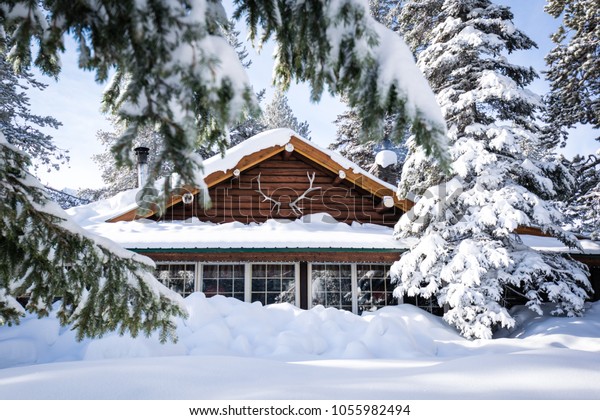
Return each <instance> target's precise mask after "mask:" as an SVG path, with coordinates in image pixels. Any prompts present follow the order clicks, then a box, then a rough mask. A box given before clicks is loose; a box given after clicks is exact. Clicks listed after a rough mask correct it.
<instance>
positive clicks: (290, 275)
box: [251, 264, 296, 305]
mask: <svg viewBox="0 0 600 420" xmlns="http://www.w3.org/2000/svg"><path fill="white" fill-rule="evenodd" d="M295 275H296V270H295V265H294V264H254V265H253V266H252V295H251V296H252V302H262V304H263V305H268V304H271V303H282V302H288V303H291V304H295V302H296V290H295V284H296V282H295Z"/></svg>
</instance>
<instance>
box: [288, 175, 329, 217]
mask: <svg viewBox="0 0 600 420" xmlns="http://www.w3.org/2000/svg"><path fill="white" fill-rule="evenodd" d="M315 175H316V172H313V174H312V177H311V176H310V175H309V174H308V172H307V173H306V176H307V177H308V180H309V181H310V185H309V187H308V189H307V190H306V191H304V192H303V193H302V195H301V196H299V197H298V198H296V199H295V200H294V201H292V202H291V203H290V208H291V209H292V211H293V212H294V214H295V215H296V216H300V215H301V214H302V209H301V208H300V207H298V203H299V202H300V201H302V200H304V199H305V198H306V199H307V200H313V199H314V197H307V195H308V194H309V193H311V192H313V191H317V190H320V189H321V187H314V188H313V182H314V181H315Z"/></svg>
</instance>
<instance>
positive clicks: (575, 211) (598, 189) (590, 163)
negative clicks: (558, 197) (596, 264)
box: [561, 150, 600, 240]
mask: <svg viewBox="0 0 600 420" xmlns="http://www.w3.org/2000/svg"><path fill="white" fill-rule="evenodd" d="M566 166H568V167H569V168H571V170H572V175H573V177H574V179H575V182H574V185H575V188H573V191H572V192H571V194H569V196H568V197H567V199H565V200H564V201H563V202H562V203H561V208H562V210H563V213H564V214H565V216H566V222H567V226H568V228H569V230H572V231H574V232H577V233H580V234H583V235H587V236H590V237H591V238H592V239H594V240H600V150H599V151H598V153H596V154H595V155H589V156H587V157H584V156H579V155H578V156H575V157H574V158H573V160H572V162H568V163H567V165H566Z"/></svg>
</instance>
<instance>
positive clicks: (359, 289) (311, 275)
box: [156, 263, 397, 314]
mask: <svg viewBox="0 0 600 420" xmlns="http://www.w3.org/2000/svg"><path fill="white" fill-rule="evenodd" d="M156 270H157V271H156V274H157V278H158V279H159V280H160V281H161V282H162V283H163V284H165V285H166V286H167V287H169V288H170V289H171V290H174V291H176V292H178V293H180V294H181V295H182V296H184V297H185V296H188V295H189V294H190V293H193V292H195V291H201V292H203V293H204V294H205V295H206V296H207V297H212V296H216V295H221V296H228V297H233V298H236V299H239V300H241V301H246V302H257V301H258V302H261V303H262V304H263V305H269V304H272V303H283V302H287V303H291V304H293V305H296V306H300V305H299V302H300V290H299V287H297V286H298V285H299V284H300V280H299V279H300V265H299V263H235V264H231V263H227V264H221V263H160V264H157V268H156ZM389 270H390V265H387V264H338V263H327V264H322V263H319V264H311V263H309V264H308V275H307V287H308V290H307V291H306V293H307V296H309V297H310V298H309V299H308V301H309V307H314V306H316V305H323V306H326V307H334V308H339V309H345V310H348V311H352V312H354V313H358V314H360V313H362V312H364V311H372V310H375V309H378V308H381V307H383V306H387V305H395V304H397V300H396V298H394V297H393V295H392V291H393V289H394V287H393V285H392V284H391V281H390V273H389Z"/></svg>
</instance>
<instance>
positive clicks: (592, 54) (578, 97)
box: [545, 0, 600, 141]
mask: <svg viewBox="0 0 600 420" xmlns="http://www.w3.org/2000/svg"><path fill="white" fill-rule="evenodd" d="M545 9H546V12H548V13H549V14H550V15H552V16H553V17H554V18H557V19H558V18H560V19H561V25H560V26H559V28H558V30H557V31H556V32H555V33H554V34H553V35H552V41H554V43H555V44H556V46H555V47H554V48H553V49H552V51H550V53H549V54H548V55H547V56H546V63H547V65H548V71H547V72H546V78H547V80H548V81H549V82H550V94H549V95H548V98H547V103H548V108H547V112H548V114H549V118H548V121H549V122H550V123H551V125H552V126H553V127H554V128H555V129H554V132H560V129H561V128H569V127H573V126H574V125H575V124H577V123H581V124H591V125H592V126H593V127H595V128H597V129H598V128H600V48H598V43H599V42H600V2H598V1H597V0H548V1H547V5H546V8H545ZM598 140H600V138H599V139H598ZM563 141H564V136H563Z"/></svg>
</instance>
